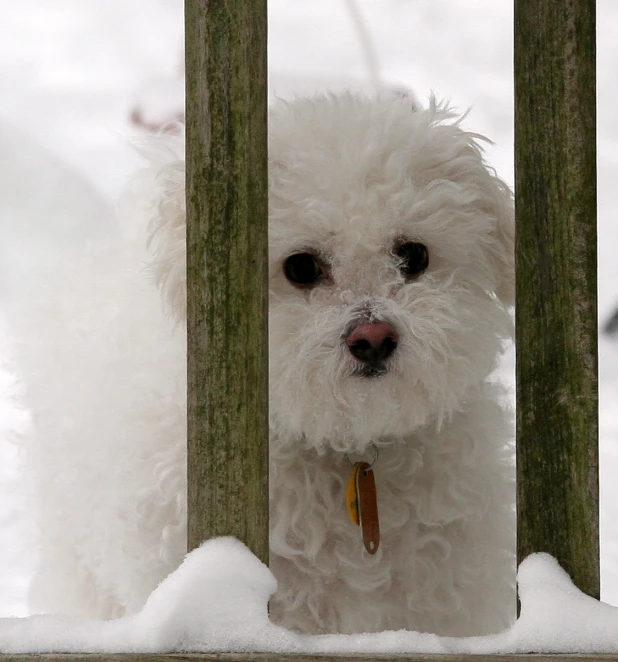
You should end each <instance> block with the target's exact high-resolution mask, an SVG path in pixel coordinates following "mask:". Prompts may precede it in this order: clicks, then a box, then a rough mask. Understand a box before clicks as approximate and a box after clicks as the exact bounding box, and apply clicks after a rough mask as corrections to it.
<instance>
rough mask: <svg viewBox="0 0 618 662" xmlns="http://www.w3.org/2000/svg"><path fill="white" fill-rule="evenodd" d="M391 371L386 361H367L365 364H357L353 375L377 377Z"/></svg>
mask: <svg viewBox="0 0 618 662" xmlns="http://www.w3.org/2000/svg"><path fill="white" fill-rule="evenodd" d="M388 372H389V367H388V365H386V364H385V363H367V364H364V365H359V366H356V367H355V368H354V369H353V370H352V377H360V378H361V379H375V378H377V377H384V376H385V375H386V374H388Z"/></svg>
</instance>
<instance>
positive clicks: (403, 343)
mask: <svg viewBox="0 0 618 662" xmlns="http://www.w3.org/2000/svg"><path fill="white" fill-rule="evenodd" d="M269 140H270V145H269V149H270V227H269V233H270V234H269V236H270V258H269V260H270V484H271V495H270V499H271V568H272V570H273V572H274V574H275V576H276V578H277V580H278V582H279V588H278V590H277V592H276V594H275V595H274V596H273V599H272V601H271V604H270V613H271V618H272V619H273V620H274V621H275V622H277V623H280V624H282V625H284V626H286V627H289V628H293V629H296V630H299V631H301V632H308V633H313V632H343V633H351V632H368V631H376V630H382V629H398V628H407V629H416V630H421V631H428V632H435V633H439V634H444V635H472V634H481V633H487V632H494V631H498V630H500V629H502V628H504V627H506V626H507V625H508V624H509V622H510V621H511V620H512V618H513V617H514V610H515V594H514V576H515V572H514V569H515V568H514V566H515V563H514V530H513V529H514V527H513V523H514V517H513V502H514V484H513V462H512V448H511V445H510V438H511V430H510V418H509V416H508V414H507V413H505V411H504V409H503V407H502V405H501V404H500V400H501V393H500V390H499V388H498V387H496V386H495V385H492V384H491V383H490V382H488V380H487V378H488V376H489V375H490V373H491V372H492V370H493V369H494V367H495V366H496V362H497V358H498V357H499V355H500V353H501V351H502V347H503V344H504V342H505V341H506V340H507V339H508V338H509V336H510V334H511V318H510V315H509V306H510V305H512V297H513V218H512V202H511V195H510V192H509V190H508V188H507V186H506V185H505V184H504V183H503V182H502V181H501V180H500V179H498V178H497V177H496V175H495V174H494V172H493V171H492V170H491V169H489V168H488V167H487V166H486V165H485V163H484V161H483V156H482V150H481V147H480V142H482V138H481V137H480V136H478V135H476V134H473V133H469V132H467V131H465V130H464V129H462V128H461V126H460V119H459V118H457V116H456V115H455V114H454V113H453V112H452V111H450V110H449V109H448V108H446V107H444V106H441V105H439V104H436V103H435V102H433V101H432V102H431V103H430V105H429V107H428V108H425V109H421V108H416V107H413V105H412V104H411V102H410V100H408V99H369V98H364V97H361V96H354V95H351V94H350V95H342V96H324V97H316V98H313V99H299V100H297V101H294V102H291V103H284V102H278V103H277V104H276V105H275V106H274V108H273V109H272V111H271V115H270V139H269ZM183 151H184V145H183V140H182V139H181V138H173V137H165V138H163V137H162V138H161V139H160V140H159V142H158V143H157V144H156V147H155V150H154V152H153V154H151V164H150V167H149V169H148V172H147V173H146V175H145V177H144V178H142V186H141V189H140V190H141V193H140V194H139V195H141V196H145V199H146V201H147V203H148V204H147V205H146V206H147V207H148V209H146V210H145V211H144V213H145V216H146V217H147V218H148V220H149V223H148V226H147V227H146V226H144V227H140V226H138V227H133V228H131V229H130V232H129V233H128V234H129V235H130V237H129V238H128V239H127V238H125V239H124V240H123V241H122V242H119V243H114V242H110V245H108V246H104V247H101V246H97V247H96V248H92V249H91V251H90V252H89V253H88V255H85V256H79V257H76V256H74V255H73V256H70V257H68V258H67V260H66V272H63V273H59V271H56V272H55V273H54V274H53V277H51V276H50V277H47V278H45V279H41V281H40V282H39V284H38V285H37V288H36V292H35V293H33V294H32V295H31V297H30V299H29V301H28V303H29V305H30V307H31V310H34V312H31V313H30V314H28V315H26V314H24V313H23V311H22V314H21V316H20V317H21V321H20V327H19V328H20V332H21V335H22V338H23V339H24V340H23V343H22V351H21V352H20V362H21V367H20V369H21V371H22V373H23V374H24V378H25V383H26V389H25V390H26V399H27V404H28V405H29V407H31V409H32V411H33V412H34V418H35V424H36V434H33V435H32V436H31V437H29V438H28V439H27V440H26V442H25V446H26V451H27V454H26V457H27V463H28V470H29V471H30V472H31V474H32V476H33V483H34V486H35V493H36V495H37V502H36V505H37V514H38V521H39V530H40V543H41V558H40V567H39V571H38V572H37V574H36V577H35V579H34V582H33V585H32V590H31V598H32V604H33V607H34V608H36V609H38V610H47V611H62V612H65V613H66V612H68V613H80V614H88V615H96V616H103V617H113V616H118V615H122V614H125V613H129V612H132V611H135V610H137V609H139V608H140V607H141V606H142V604H143V603H144V601H145V599H146V598H147V596H148V595H149V593H150V592H151V591H152V590H153V589H154V588H155V586H156V585H157V584H158V582H159V581H160V580H161V579H162V578H163V577H164V576H165V575H166V574H168V573H169V572H171V571H172V570H173V569H174V568H175V567H176V566H177V565H178V564H179V562H180V561H181V559H182V557H183V554H184V553H185V517H186V504H185V402H186V387H185V379H184V375H185V345H184V329H183V318H184V313H185V266H184V250H185V248H184V231H185V212H184V210H185V206H184V162H183ZM144 182H147V183H146V184H145V185H144ZM144 265H149V269H144ZM152 275H154V279H155V280H156V281H157V283H158V285H159V290H160V291H161V292H162V294H163V299H164V301H165V305H164V306H163V310H161V305H160V299H159V296H158V293H157V288H156V287H154V286H153V285H152V283H151V282H150V281H151V280H152V278H151V276H152ZM27 318H29V319H27ZM170 318H171V320H170ZM376 455H377V460H376V462H375V465H374V467H373V470H374V473H375V480H376V484H377V494H378V496H377V500H378V509H379V525H380V529H381V543H380V546H379V549H378V550H377V553H375V554H369V553H368V552H367V551H366V549H365V547H364V545H363V540H362V537H361V532H360V529H359V527H358V526H357V525H356V524H355V523H353V522H352V521H351V519H350V517H349V514H348V511H347V508H346V485H347V483H348V477H349V475H350V471H351V468H350V464H349V459H350V458H351V459H352V461H356V460H360V459H367V461H369V462H372V461H373V459H374V457H375V456H376ZM222 507H225V505H224V504H222Z"/></svg>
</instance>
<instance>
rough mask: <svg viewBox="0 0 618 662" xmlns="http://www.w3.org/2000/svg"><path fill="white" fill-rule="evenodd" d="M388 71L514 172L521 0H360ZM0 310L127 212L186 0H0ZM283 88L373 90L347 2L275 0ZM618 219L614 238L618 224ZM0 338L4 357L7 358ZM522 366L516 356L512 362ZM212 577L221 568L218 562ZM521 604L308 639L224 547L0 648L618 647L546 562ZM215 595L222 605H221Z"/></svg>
mask: <svg viewBox="0 0 618 662" xmlns="http://www.w3.org/2000/svg"><path fill="white" fill-rule="evenodd" d="M357 2H358V7H359V8H360V10H361V12H362V14H363V15H364V17H365V20H366V22H367V24H368V27H369V30H370V33H371V37H372V41H373V45H374V48H375V50H376V53H377V56H378V61H379V64H380V68H381V75H382V77H383V79H384V80H386V81H388V82H390V83H392V84H393V85H396V86H401V87H407V88H412V89H413V90H415V92H416V93H417V95H418V96H419V98H420V99H421V100H422V99H424V98H426V97H427V96H428V95H429V93H430V92H431V91H434V92H435V93H436V94H437V96H438V97H448V98H450V99H451V100H452V102H453V103H454V104H455V105H457V106H459V107H460V108H462V109H465V108H466V107H468V106H471V107H472V112H471V114H470V117H469V118H468V120H467V124H466V125H467V126H469V127H471V128H473V129H474V130H477V131H479V132H481V133H483V134H485V135H487V136H489V137H490V138H491V139H492V140H494V141H495V143H496V147H495V148H491V149H490V150H489V153H488V158H489V160H490V162H491V163H492V164H493V165H494V166H495V167H496V168H497V170H498V172H499V173H500V174H501V175H502V176H503V177H504V178H505V179H506V180H507V181H508V182H510V183H512V181H513V174H512V162H513V149H512V140H513V128H512V127H513V110H512V105H513V87H512V20H513V16H512V2H511V1H510V0H467V1H466V2H461V1H460V0H357ZM0 15H1V16H2V21H0V90H1V93H0V314H1V307H2V303H1V298H2V292H3V291H4V288H6V287H11V286H12V284H13V283H14V282H16V281H17V280H18V279H19V278H21V277H22V275H23V273H24V272H25V269H26V267H27V266H28V265H29V264H30V263H31V262H32V261H35V260H36V261H40V260H43V259H52V258H53V255H54V248H55V247H56V246H58V245H64V244H66V243H67V242H76V241H80V240H82V239H83V238H85V237H93V236H96V233H100V232H103V233H105V232H113V231H114V222H115V221H114V216H113V208H114V203H115V200H116V199H117V197H118V195H119V193H120V191H121V189H122V187H123V184H124V183H125V182H126V181H127V179H128V177H129V176H130V174H131V172H132V171H133V170H134V169H135V168H136V166H137V165H138V158H137V156H136V155H135V153H134V152H133V151H132V150H131V148H130V147H129V146H128V141H127V137H130V136H131V135H134V134H135V129H134V127H132V126H131V124H130V122H129V116H130V113H131V111H132V110H133V109H134V107H135V104H136V101H138V100H140V101H141V102H142V103H143V107H144V111H145V112H146V113H151V114H152V116H153V117H154V118H155V119H156V118H157V117H162V118H164V117H165V114H166V113H167V112H168V111H169V112H173V111H175V110H177V108H178V107H179V106H180V105H181V104H182V84H181V83H180V78H179V76H178V72H179V68H180V61H181V55H182V52H181V47H182V2H181V0H130V2H127V1H126V0H88V2H81V1H80V0H54V2H53V3H52V2H49V0H19V2H15V1H11V2H9V0H0ZM597 24H598V46H597V55H598V165H599V175H598V184H599V311H600V313H599V314H600V319H601V321H604V320H605V319H606V318H607V317H608V316H609V315H610V314H611V312H613V308H614V306H615V305H617V304H618V286H617V285H616V283H618V260H616V259H615V258H614V250H615V247H618V225H617V224H616V223H615V218H614V216H615V213H616V211H617V210H618V189H617V188H616V186H615V181H616V179H617V175H618V125H617V124H616V122H615V119H614V113H613V108H614V106H615V104H616V101H617V97H618V87H617V86H616V85H615V81H614V78H615V73H616V71H617V70H618V4H616V3H615V1H614V0H597ZM269 58H270V60H269V66H270V72H271V81H270V82H271V91H273V90H274V91H275V92H279V93H281V94H283V95H287V94H289V93H291V92H295V91H298V92H301V93H302V92H306V91H312V90H315V89H325V88H328V87H333V88H336V89H341V87H342V86H343V85H346V84H348V83H349V84H353V85H357V86H358V85H366V86H367V85H368V83H369V81H368V78H369V76H368V71H367V66H366V64H365V62H364V59H363V52H362V50H361V49H360V46H359V40H358V34H357V32H356V31H355V29H354V26H353V21H352V20H351V17H350V14H349V13H348V11H347V5H346V2H345V1H344V0H311V2H304V1H303V0H270V2H269ZM614 228H616V229H614ZM3 347H5V342H4V337H3V336H2V334H0V361H1V362H9V361H10V356H7V352H6V349H3ZM599 350H600V396H601V405H600V429H601V550H602V554H601V562H602V597H603V599H604V600H605V601H606V602H609V603H612V604H618V481H616V480H614V479H613V476H614V474H615V473H616V469H617V468H618V410H617V408H616V407H614V406H612V403H613V402H614V401H615V400H616V398H617V397H618V340H617V341H612V340H610V339H607V338H605V337H601V338H600V347H599ZM511 369H512V362H511V363H509V361H507V362H506V365H505V372H506V373H508V372H509V370H511ZM11 389H12V375H11V373H10V371H4V372H1V373H0V615H1V616H24V615H26V614H27V610H26V606H25V591H26V587H27V582H28V576H29V574H30V572H31V568H32V564H33V562H34V561H33V558H34V555H33V554H32V553H31V554H27V553H25V551H24V550H25V549H26V548H27V543H28V534H29V526H30V524H29V521H28V512H27V508H26V507H25V504H24V502H23V500H22V498H21V493H20V486H21V484H22V482H23V476H22V475H21V473H20V466H19V462H18V454H17V451H16V448H15V447H14V446H13V445H12V444H11V443H10V440H9V436H10V432H11V431H12V430H14V429H16V428H18V427H19V426H20V425H23V424H24V423H25V422H26V420H27V413H25V412H22V411H19V410H18V409H17V408H16V407H15V406H14V405H13V404H12V401H11ZM213 568H215V569H216V571H214V570H213ZM519 579H520V595H521V598H522V615H521V617H520V619H519V621H518V623H517V624H516V625H515V626H514V627H513V628H512V629H511V630H509V631H508V632H507V633H504V634H502V635H497V636H495V637H487V638H480V639H470V640H461V639H440V638H437V637H434V636H431V635H419V634H417V633H403V632H402V633H383V634H379V635H363V636H357V637H343V636H329V637H312V638H309V637H300V636H297V635H293V634H291V633H287V632H285V631H281V630H280V629H279V628H276V627H275V626H273V625H271V624H270V623H269V622H268V620H267V612H266V603H267V599H268V595H269V593H270V592H271V591H272V590H273V581H274V580H273V578H272V576H271V575H270V573H269V571H268V570H267V569H266V568H265V567H264V566H262V565H261V564H260V563H259V562H258V561H257V560H256V559H254V558H253V557H252V556H251V555H250V554H249V553H248V552H247V550H246V549H245V548H244V547H243V546H241V545H240V544H239V543H236V542H234V541H230V540H221V541H211V542H209V543H207V544H206V545H204V546H203V547H202V548H200V549H199V550H196V551H195V552H193V553H192V554H191V555H189V557H188V558H187V561H186V562H185V564H183V566H182V567H181V568H180V569H179V571H178V572H177V573H174V575H172V576H171V577H170V578H169V579H168V580H166V581H165V582H163V583H162V584H161V585H160V587H159V588H158V589H157V590H156V591H155V592H154V593H153V595H152V596H151V599H150V600H149V602H148V603H147V605H146V606H145V607H144V609H143V610H142V612H140V613H139V614H137V615H135V616H133V617H129V618H126V619H120V620H119V621H115V622H109V623H101V622H99V623H97V622H79V621H74V620H70V621H68V620H66V619H58V618H55V617H36V618H34V619H27V620H14V619H11V620H0V651H6V652H9V651H13V652H18V651H20V650H32V649H33V648H39V649H40V650H75V651H83V650H88V649H92V650H127V651H128V650H148V651H155V650H160V651H163V650H173V649H180V648H182V649H200V650H208V649H210V650H214V649H217V648H218V649H227V650H249V649H252V648H254V649H261V650H289V651H305V652H322V651H325V650H333V651H335V650H338V651H342V652H344V651H347V652H350V651H352V650H354V651H364V652H375V651H383V652H406V651H426V652H479V653H481V652H507V651H511V652H517V651H526V650H536V651H552V650H553V651H556V652H560V651H567V650H570V651H582V652H583V651H586V650H588V651H607V652H609V651H618V609H616V608H614V607H610V606H608V605H604V604H602V603H598V602H596V601H593V600H591V599H590V598H587V597H586V596H583V595H582V594H580V593H579V592H578V591H577V589H576V588H575V587H574V586H573V585H572V584H571V583H570V581H569V580H568V578H567V577H566V576H565V575H564V573H563V572H562V571H561V570H560V569H559V568H558V567H556V565H555V563H554V562H553V561H552V560H551V559H549V558H548V557H546V556H543V555H541V556H537V557H533V558H531V559H529V561H527V562H526V563H525V564H524V565H523V566H522V568H521V569H520V577H519ZM206 596H208V598H207V597H206Z"/></svg>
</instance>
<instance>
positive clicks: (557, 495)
mask: <svg viewBox="0 0 618 662" xmlns="http://www.w3.org/2000/svg"><path fill="white" fill-rule="evenodd" d="M595 118H596V99H595V2H594V0H516V1H515V172H516V175H515V190H516V194H515V207H516V217H517V234H516V274H517V311H516V321H517V333H516V346H517V474H518V475H517V484H518V488H517V502H518V503H517V505H518V557H519V560H522V559H523V558H524V557H525V556H527V555H528V554H529V553H531V552H540V551H543V552H549V553H550V554H553V555H554V556H555V557H556V558H557V559H558V561H559V562H560V563H561V565H562V566H563V567H564V568H565V570H566V571H567V572H568V573H569V574H570V575H571V577H572V578H573V580H574V581H575V583H576V584H577V586H578V587H579V588H580V589H582V590H583V591H585V592H586V593H588V594H589V595H592V596H595V597H598V596H599V538H598V431H597V430H598V425H597V310H596V293H597V292H596V274H597V264H596V242H597V239H596V133H595Z"/></svg>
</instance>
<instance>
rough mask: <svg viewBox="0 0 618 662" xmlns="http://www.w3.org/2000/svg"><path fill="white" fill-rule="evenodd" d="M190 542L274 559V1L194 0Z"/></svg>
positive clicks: (189, 41) (189, 47)
mask: <svg viewBox="0 0 618 662" xmlns="http://www.w3.org/2000/svg"><path fill="white" fill-rule="evenodd" d="M185 23H186V71H187V74H186V78H187V82H186V86H187V108H186V111H187V128H186V131H187V331H188V332H187V344H188V346H187V351H188V415H187V425H188V457H189V460H188V546H189V549H192V548H194V547H196V546H197V545H199V544H200V543H201V542H202V541H203V540H205V539H207V538H210V537H213V536H218V535H234V536H236V537H237V538H239V539H240V540H242V541H243V542H245V543H246V544H247V545H248V546H249V547H250V548H251V550H252V551H253V552H254V553H255V554H256V555H257V556H258V557H259V558H261V559H262V560H264V561H266V562H268V464H267V454H268V414H267V407H268V381H267V380H268V377H267V374H268V347H267V216H268V201H267V145H266V135H267V129H266V123H267V87H266V1H265V0H260V1H258V2H246V0H225V1H223V0H218V1H215V2H213V1H209V0H186V3H185Z"/></svg>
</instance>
